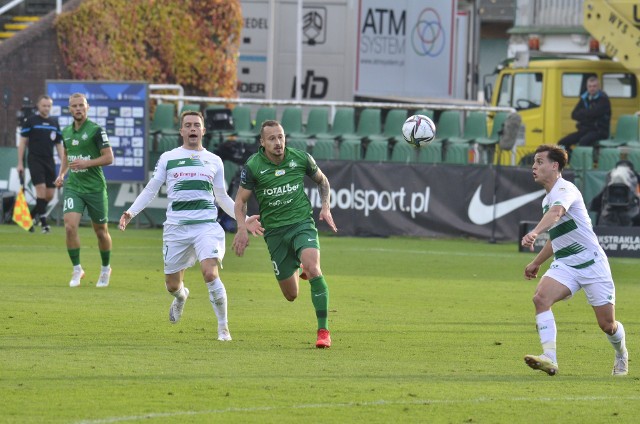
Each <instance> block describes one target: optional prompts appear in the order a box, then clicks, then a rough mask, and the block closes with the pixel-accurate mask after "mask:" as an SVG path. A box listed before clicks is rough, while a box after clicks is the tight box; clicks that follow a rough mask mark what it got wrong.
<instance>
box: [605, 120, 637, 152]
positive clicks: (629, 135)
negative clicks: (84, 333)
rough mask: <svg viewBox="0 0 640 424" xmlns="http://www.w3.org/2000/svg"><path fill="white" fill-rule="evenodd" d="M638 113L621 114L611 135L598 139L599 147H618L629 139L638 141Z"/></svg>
mask: <svg viewBox="0 0 640 424" xmlns="http://www.w3.org/2000/svg"><path fill="white" fill-rule="evenodd" d="M639 136H640V134H639V133H638V115H621V116H620V117H619V118H618V122H617V123H616V132H615V134H614V136H613V137H610V138H608V139H606V140H600V141H599V142H598V146H600V147H620V146H624V145H626V144H627V143H628V142H630V141H638V139H639Z"/></svg>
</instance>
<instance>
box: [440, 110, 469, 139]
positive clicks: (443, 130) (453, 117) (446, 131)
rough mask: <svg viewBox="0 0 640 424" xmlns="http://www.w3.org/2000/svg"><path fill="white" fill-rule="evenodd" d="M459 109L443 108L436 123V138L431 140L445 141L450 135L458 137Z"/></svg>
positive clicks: (459, 129)
mask: <svg viewBox="0 0 640 424" xmlns="http://www.w3.org/2000/svg"><path fill="white" fill-rule="evenodd" d="M460 118H461V115H460V111H458V110H445V111H444V112H442V113H441V114H440V117H438V122H437V123H436V138H435V139H434V140H433V141H440V142H446V141H447V140H448V139H449V138H451V137H460V135H461V134H462V132H461V128H460Z"/></svg>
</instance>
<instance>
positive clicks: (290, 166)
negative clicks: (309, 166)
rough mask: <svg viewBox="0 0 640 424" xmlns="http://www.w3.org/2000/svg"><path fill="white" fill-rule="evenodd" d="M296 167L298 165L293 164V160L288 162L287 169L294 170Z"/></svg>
mask: <svg viewBox="0 0 640 424" xmlns="http://www.w3.org/2000/svg"><path fill="white" fill-rule="evenodd" d="M296 166H298V164H297V163H295V162H294V161H293V160H292V161H291V162H289V168H295V167H296Z"/></svg>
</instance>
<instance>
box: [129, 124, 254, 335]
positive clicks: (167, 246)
mask: <svg viewBox="0 0 640 424" xmlns="http://www.w3.org/2000/svg"><path fill="white" fill-rule="evenodd" d="M204 132H205V128H204V118H203V116H202V114H201V113H200V112H195V111H187V112H184V113H182V115H181V116H180V135H181V136H182V146H180V147H177V148H175V149H173V150H171V151H169V152H165V153H163V154H162V156H160V159H159V160H158V163H157V164H156V168H155V170H154V172H153V177H152V178H151V180H149V182H148V183H147V185H146V187H145V188H144V190H143V191H142V193H140V195H139V196H138V197H137V198H136V200H135V201H134V202H133V204H132V205H131V207H130V208H129V209H128V210H127V211H125V212H124V213H123V214H122V217H121V218H120V229H121V230H122V231H124V230H125V228H126V227H127V224H129V222H130V221H131V219H132V218H133V217H134V216H136V215H137V214H138V213H140V212H141V211H142V210H143V209H144V208H145V207H146V206H147V205H148V204H149V203H150V202H151V201H152V200H153V199H154V198H155V196H156V195H157V194H158V190H160V187H162V185H163V184H165V183H166V185H167V197H168V199H169V205H168V206H167V216H166V218H167V219H166V221H165V222H164V230H163V235H162V238H163V256H164V273H165V285H166V287H167V290H168V291H169V293H170V294H171V295H172V296H174V300H173V302H172V303H171V307H170V308H169V321H170V322H172V323H174V324H175V323H176V322H178V321H179V320H180V317H181V316H182V311H183V308H184V304H185V302H186V300H187V298H188V297H189V289H188V288H186V287H185V286H184V283H183V277H184V271H185V269H187V268H189V267H191V266H192V265H194V264H195V262H196V259H197V260H198V261H200V268H201V271H202V276H203V277H204V281H205V283H206V285H207V289H208V291H209V300H210V301H211V305H212V306H213V310H214V312H215V314H216V318H217V320H218V340H221V341H228V340H231V334H230V333H229V327H228V319H227V293H226V289H225V287H224V284H223V283H222V280H220V276H219V272H218V266H220V268H222V266H221V264H222V259H223V258H224V253H225V240H224V239H225V236H224V230H223V229H222V227H221V226H220V224H218V222H217V218H218V209H217V207H216V205H215V203H216V202H217V203H218V205H219V206H220V207H222V209H223V210H224V211H225V212H226V213H227V214H228V215H229V216H235V214H234V210H233V209H234V202H233V200H232V199H231V197H229V195H228V194H227V192H226V190H225V187H224V167H223V164H222V160H221V159H220V157H218V156H216V155H215V154H213V153H211V152H209V151H207V150H206V149H205V148H204V147H203V146H202V137H203V135H204ZM258 218H259V217H258V216H257V215H254V216H252V217H249V218H248V219H247V226H248V228H249V231H251V232H252V233H253V234H254V235H263V228H262V226H261V224H260V221H258Z"/></svg>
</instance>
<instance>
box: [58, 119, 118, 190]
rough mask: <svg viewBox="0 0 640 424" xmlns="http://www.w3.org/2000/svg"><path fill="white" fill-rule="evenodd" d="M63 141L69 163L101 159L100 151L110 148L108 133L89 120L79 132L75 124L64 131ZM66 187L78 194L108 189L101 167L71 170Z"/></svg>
mask: <svg viewBox="0 0 640 424" xmlns="http://www.w3.org/2000/svg"><path fill="white" fill-rule="evenodd" d="M62 139H63V142H64V148H65V149H66V153H67V161H68V162H69V163H71V162H73V161H74V160H75V159H84V160H87V159H95V158H97V157H100V150H102V149H104V148H107V147H110V146H109V137H107V133H106V131H105V130H103V129H102V128H101V127H100V126H99V125H98V124H96V123H95V122H93V121H90V120H88V119H87V120H86V121H84V123H83V124H82V126H81V127H80V129H78V130H77V131H76V130H75V128H74V126H73V124H71V125H69V126H68V127H66V128H65V129H64V130H62ZM65 187H68V188H69V189H71V190H74V191H76V192H78V193H96V192H99V191H103V190H105V189H106V188H107V181H106V180H105V178H104V173H103V172H102V167H101V166H92V167H91V168H87V169H79V170H75V171H74V170H73V169H69V177H68V178H67V181H66V182H65Z"/></svg>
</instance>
